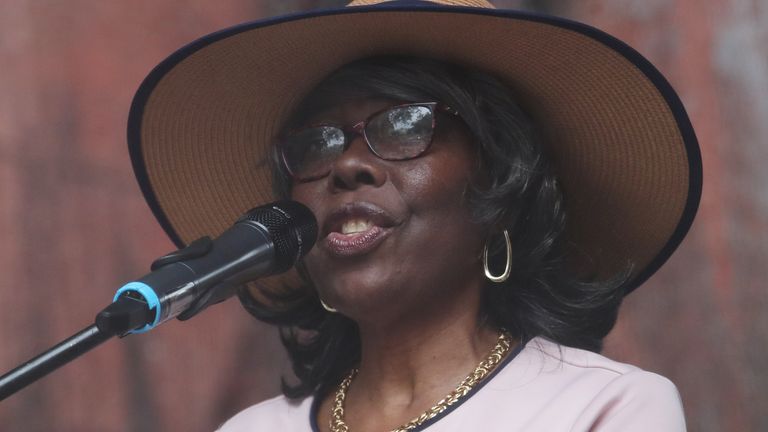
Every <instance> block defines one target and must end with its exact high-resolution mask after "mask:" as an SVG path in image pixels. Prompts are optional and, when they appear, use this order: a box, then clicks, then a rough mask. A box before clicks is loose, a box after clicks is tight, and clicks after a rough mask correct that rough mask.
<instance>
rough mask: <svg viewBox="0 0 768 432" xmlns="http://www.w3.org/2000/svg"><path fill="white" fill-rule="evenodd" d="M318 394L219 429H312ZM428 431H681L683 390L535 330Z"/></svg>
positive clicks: (277, 403) (269, 405) (281, 401)
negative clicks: (534, 334)
mask: <svg viewBox="0 0 768 432" xmlns="http://www.w3.org/2000/svg"><path fill="white" fill-rule="evenodd" d="M312 408H313V398H311V397H309V398H306V399H303V400H300V401H292V400H289V399H286V398H285V397H283V396H280V397H276V398H274V399H269V400H267V401H264V402H262V403H259V404H257V405H254V406H252V407H250V408H247V409H245V410H244V411H242V412H240V413H239V414H237V415H236V416H234V417H233V418H231V419H230V420H229V421H227V422H226V423H225V424H224V425H223V426H221V428H220V429H219V432H256V431H280V432H289V431H290V432H294V431H295V432H313V431H316V430H317V429H316V426H315V425H314V421H313V420H312V417H316V416H313V414H312ZM417 430H420V431H425V432H467V431H483V432H501V431H504V432H517V431H545V432H557V431H569V432H586V431H594V432H613V431H615V432H619V431H621V432H647V431H654V432H680V431H685V419H684V416H683V407H682V403H681V401H680V395H679V394H678V392H677V389H676V388H675V386H674V384H672V382H670V381H669V380H668V379H666V378H664V377H662V376H659V375H656V374H653V373H650V372H646V371H643V370H641V369H638V368H636V367H634V366H630V365H627V364H623V363H619V362H615V361H613V360H610V359H608V358H606V357H603V356H601V355H599V354H595V353H592V352H589V351H584V350H580V349H576V348H568V347H564V346H561V345H558V344H556V343H554V342H551V341H548V340H546V339H543V338H534V339H532V340H531V341H530V342H528V343H527V344H526V346H525V347H524V348H523V349H522V350H520V351H519V353H518V354H517V355H516V356H515V357H514V358H512V359H511V360H510V361H509V362H508V363H506V364H505V365H503V367H502V368H501V369H500V370H498V372H497V373H496V375H494V376H493V377H492V378H490V379H489V380H487V381H486V382H485V385H483V386H482V387H480V388H479V389H478V390H477V391H476V392H475V393H474V394H472V395H471V396H470V397H468V398H466V399H464V400H463V402H459V403H457V404H456V405H454V406H453V407H451V409H450V410H449V411H447V412H445V413H443V414H442V415H441V416H440V417H439V418H438V419H437V420H436V421H435V422H434V423H431V424H429V425H428V426H426V427H423V428H420V429H417Z"/></svg>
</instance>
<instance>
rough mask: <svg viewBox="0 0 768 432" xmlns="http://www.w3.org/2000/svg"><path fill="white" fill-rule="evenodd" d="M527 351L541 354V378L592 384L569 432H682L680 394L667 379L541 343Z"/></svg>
mask: <svg viewBox="0 0 768 432" xmlns="http://www.w3.org/2000/svg"><path fill="white" fill-rule="evenodd" d="M526 351H528V352H529V355H530V354H531V353H532V352H539V353H541V354H543V356H542V357H544V358H545V360H544V361H543V362H542V363H541V364H542V369H541V371H540V372H541V373H544V374H546V373H547V372H548V371H549V372H550V373H552V372H555V371H556V370H559V371H560V373H563V374H564V375H570V376H571V377H572V380H573V381H572V382H575V381H577V380H578V381H581V380H583V379H585V378H586V379H588V380H589V381H591V385H590V387H592V389H591V390H592V391H591V392H587V393H582V396H587V395H589V396H588V398H589V399H588V400H587V401H585V402H586V403H585V404H584V406H583V407H582V411H581V413H580V415H579V416H578V419H577V420H576V422H575V424H574V425H573V429H572V430H575V431H580V430H589V431H593V432H613V431H622V432H634V431H637V432H640V431H649V430H652V431H656V432H685V430H686V426H685V416H684V414H683V405H682V401H681V399H680V394H679V393H678V391H677V388H676V387H675V385H674V384H673V383H672V382H671V381H670V380H669V379H667V378H665V377H663V376H661V375H658V374H655V373H652V372H648V371H645V370H642V369H640V368H638V367H635V366H632V365H629V364H625V363H621V362H617V361H614V360H611V359H609V358H607V357H605V356H602V355H600V354H597V353H593V352H590V351H585V350H581V349H577V348H570V347H565V346H562V345H558V344H556V343H554V342H551V341H548V340H546V339H543V338H536V339H534V340H532V341H531V342H530V343H529V344H528V345H527V346H526ZM567 381H569V380H567Z"/></svg>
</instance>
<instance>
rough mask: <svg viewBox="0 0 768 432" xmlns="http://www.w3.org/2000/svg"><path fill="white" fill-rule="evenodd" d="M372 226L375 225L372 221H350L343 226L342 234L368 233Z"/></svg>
mask: <svg viewBox="0 0 768 432" xmlns="http://www.w3.org/2000/svg"><path fill="white" fill-rule="evenodd" d="M372 226H373V224H372V223H371V221H367V220H361V219H353V220H348V221H346V222H344V224H342V225H341V233H342V234H353V233H359V232H363V231H367V230H368V229H370V228H371V227H372Z"/></svg>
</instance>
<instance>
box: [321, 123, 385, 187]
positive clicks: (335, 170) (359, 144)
mask: <svg viewBox="0 0 768 432" xmlns="http://www.w3.org/2000/svg"><path fill="white" fill-rule="evenodd" d="M347 136H348V137H349V138H348V139H350V140H351V142H350V143H349V145H348V146H347V148H346V149H345V150H344V152H343V153H342V154H341V155H340V156H339V157H338V158H337V159H336V160H335V161H334V163H333V166H332V167H331V173H330V175H329V176H328V182H329V187H330V188H331V190H333V191H349V190H355V189H357V188H359V187H361V186H373V187H379V186H381V185H383V184H384V182H385V181H386V180H387V172H386V169H385V168H384V166H383V163H384V160H382V159H379V158H378V157H377V156H376V155H374V154H373V153H372V152H371V150H370V149H369V148H368V144H367V143H366V142H365V138H364V137H363V136H362V134H360V133H349V134H348V135H347Z"/></svg>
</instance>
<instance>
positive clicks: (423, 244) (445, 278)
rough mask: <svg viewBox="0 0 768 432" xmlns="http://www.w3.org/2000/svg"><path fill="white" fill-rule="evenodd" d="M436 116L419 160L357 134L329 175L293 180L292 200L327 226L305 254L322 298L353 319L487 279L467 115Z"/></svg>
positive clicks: (351, 108)
mask: <svg viewBox="0 0 768 432" xmlns="http://www.w3.org/2000/svg"><path fill="white" fill-rule="evenodd" d="M392 105H395V103H393V102H392V101H388V100H381V99H364V100H359V101H354V102H346V103H341V104H339V105H337V106H335V107H334V108H331V109H328V110H325V111H322V112H320V113H318V114H316V115H314V116H312V117H311V118H309V119H308V121H307V124H317V123H333V124H339V125H353V124H356V123H358V122H359V121H361V120H363V119H365V118H367V117H368V116H369V115H370V114H372V113H374V112H377V111H380V110H382V109H384V108H388V107H390V106H392ZM436 115H437V117H436V124H437V126H436V130H435V135H434V138H433V142H432V145H431V147H430V148H429V149H428V150H427V152H426V153H424V154H423V155H421V156H420V157H418V158H416V159H411V160H405V161H386V160H383V159H380V158H378V157H377V156H375V155H374V154H373V153H371V151H370V150H369V149H368V147H367V145H366V143H365V140H364V138H363V137H362V136H360V135H354V136H353V141H352V142H351V144H350V145H349V147H348V148H347V150H346V151H345V152H344V153H343V154H342V155H341V156H339V157H338V159H336V160H335V161H334V162H333V164H332V167H331V172H330V173H329V174H328V175H327V176H325V177H323V178H320V179H317V180H313V181H308V182H296V183H294V184H293V187H292V198H293V199H295V200H297V201H299V202H302V203H304V204H305V205H307V206H308V207H309V208H310V209H311V210H312V211H313V212H314V213H315V215H316V216H317V219H318V224H319V226H320V234H319V238H318V241H317V243H316V245H315V247H314V248H313V249H312V251H310V253H309V254H308V255H307V256H306V257H305V259H304V261H305V265H306V268H307V270H308V272H309V275H310V277H311V279H312V281H313V283H314V284H315V286H316V288H317V289H318V291H319V294H320V297H321V298H322V299H323V300H324V301H325V302H326V303H327V304H329V305H331V306H333V307H334V308H336V309H338V310H339V311H340V312H342V313H344V314H345V315H347V316H349V317H350V318H352V319H355V320H358V321H360V320H364V319H366V318H371V319H375V318H376V317H377V316H378V315H381V314H389V315H392V314H395V315H398V314H404V313H407V312H408V311H410V310H424V309H423V306H425V305H434V304H437V303H442V302H445V301H449V300H450V299H452V298H456V299H459V298H463V297H465V296H463V295H461V294H462V293H463V294H467V293H466V292H465V291H467V290H475V291H477V290H478V289H479V288H478V287H479V286H480V284H482V274H483V273H482V265H481V261H480V256H481V252H482V247H483V243H484V239H485V234H484V230H483V229H481V227H479V226H478V225H476V224H474V223H472V222H471V219H470V211H469V208H468V206H467V203H466V199H465V193H466V190H467V187H468V183H469V181H470V179H471V177H472V176H473V174H474V170H475V168H476V166H477V162H476V155H475V153H476V152H475V149H474V147H473V143H472V142H471V139H470V138H469V135H468V133H467V132H466V129H465V126H464V125H463V124H462V123H461V120H459V119H458V118H455V117H453V116H451V115H449V114H440V113H438V114H436Z"/></svg>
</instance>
